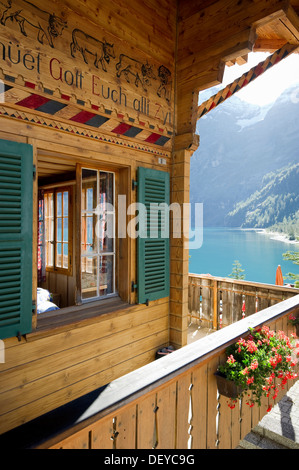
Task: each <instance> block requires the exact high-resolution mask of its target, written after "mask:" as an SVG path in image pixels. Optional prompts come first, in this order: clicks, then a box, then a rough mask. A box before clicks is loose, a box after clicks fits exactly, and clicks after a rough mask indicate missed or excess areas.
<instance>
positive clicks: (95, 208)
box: [81, 169, 115, 300]
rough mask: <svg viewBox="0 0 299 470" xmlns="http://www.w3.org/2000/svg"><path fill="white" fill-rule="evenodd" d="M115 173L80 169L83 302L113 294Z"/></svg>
mask: <svg viewBox="0 0 299 470" xmlns="http://www.w3.org/2000/svg"><path fill="white" fill-rule="evenodd" d="M114 230H115V211H114V174H113V173H110V172H104V171H98V170H88V169H82V196H81V257H82V258H81V271H82V276H81V288H82V299H83V300H84V299H90V298H98V297H102V296H106V295H109V294H113V293H114V291H115V275H114V272H115V242H114Z"/></svg>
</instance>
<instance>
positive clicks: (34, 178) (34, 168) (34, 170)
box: [33, 165, 36, 181]
mask: <svg viewBox="0 0 299 470" xmlns="http://www.w3.org/2000/svg"><path fill="white" fill-rule="evenodd" d="M35 180H36V165H33V181H35Z"/></svg>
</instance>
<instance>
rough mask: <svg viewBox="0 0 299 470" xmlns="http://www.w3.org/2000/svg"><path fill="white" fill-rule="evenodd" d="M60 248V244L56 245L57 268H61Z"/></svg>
mask: <svg viewBox="0 0 299 470" xmlns="http://www.w3.org/2000/svg"><path fill="white" fill-rule="evenodd" d="M61 246H62V244H61V243H56V266H57V267H58V268H61V255H62V249H61Z"/></svg>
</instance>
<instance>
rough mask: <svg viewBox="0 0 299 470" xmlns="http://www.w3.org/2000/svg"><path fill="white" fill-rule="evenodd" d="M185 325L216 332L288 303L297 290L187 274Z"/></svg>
mask: <svg viewBox="0 0 299 470" xmlns="http://www.w3.org/2000/svg"><path fill="white" fill-rule="evenodd" d="M188 287H189V292H188V308H189V321H190V323H196V324H198V325H200V326H203V327H207V328H211V329H214V330H217V329H219V327H221V326H223V327H224V326H227V325H231V324H232V323H235V322H236V321H238V320H241V319H242V318H243V316H246V317H247V316H249V315H252V314H253V313H256V312H259V311H260V310H263V309H265V308H267V307H270V306H271V305H275V304H277V303H278V302H281V301H283V300H286V299H289V298H291V297H293V296H294V295H297V294H298V293H299V289H295V288H292V287H286V286H276V285H272V284H261V283H255V282H249V281H243V280H236V279H228V278H221V277H214V276H210V275H203V274H200V275H199V274H189V280H188Z"/></svg>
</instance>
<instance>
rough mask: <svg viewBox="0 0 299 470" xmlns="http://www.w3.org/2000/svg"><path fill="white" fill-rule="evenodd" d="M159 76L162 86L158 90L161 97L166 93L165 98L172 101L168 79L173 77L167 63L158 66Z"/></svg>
mask: <svg viewBox="0 0 299 470" xmlns="http://www.w3.org/2000/svg"><path fill="white" fill-rule="evenodd" d="M158 77H159V80H160V86H159V88H158V90H157V95H158V96H159V97H160V98H161V97H162V96H163V95H164V98H165V99H166V101H167V102H169V101H170V96H169V94H170V92H169V90H168V80H169V78H170V77H171V72H170V70H169V69H168V68H167V67H165V65H160V67H159V68H158Z"/></svg>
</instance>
